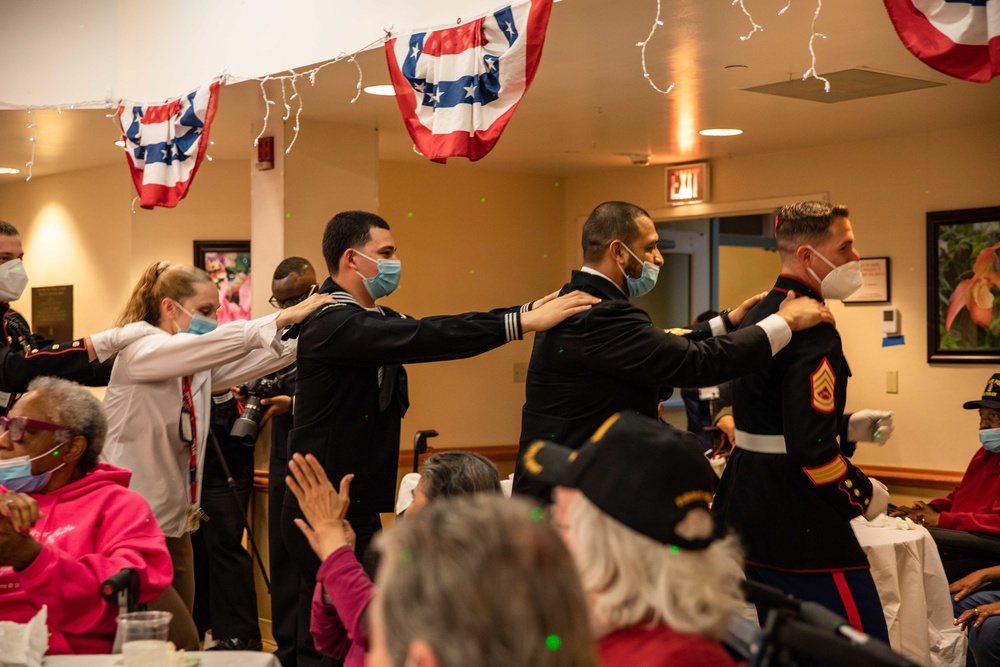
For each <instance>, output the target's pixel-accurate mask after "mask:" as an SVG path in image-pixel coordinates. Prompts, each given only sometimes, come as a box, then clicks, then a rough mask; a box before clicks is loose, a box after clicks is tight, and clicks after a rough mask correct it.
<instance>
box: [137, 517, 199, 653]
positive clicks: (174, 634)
mask: <svg viewBox="0 0 1000 667" xmlns="http://www.w3.org/2000/svg"><path fill="white" fill-rule="evenodd" d="M167 550H168V551H170V560H171V561H173V564H174V583H173V585H171V586H170V587H169V588H167V590H165V591H163V595H161V596H160V597H158V598H156V599H155V600H153V601H152V602H150V603H149V608H150V609H151V610H154V611H169V612H170V613H171V614H173V615H174V616H173V618H172V619H171V620H170V641H172V642H173V643H174V644H176V645H177V648H179V649H184V650H186V651H197V650H198V649H199V648H201V638H200V637H198V628H197V627H195V624H194V619H193V618H192V617H191V611H192V610H193V609H194V556H193V552H192V550H191V534H190V533H184V535H182V536H181V537H168V538H167Z"/></svg>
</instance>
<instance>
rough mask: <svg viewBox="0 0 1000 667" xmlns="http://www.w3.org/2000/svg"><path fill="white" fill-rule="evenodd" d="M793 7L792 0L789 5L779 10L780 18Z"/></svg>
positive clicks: (789, 0)
mask: <svg viewBox="0 0 1000 667" xmlns="http://www.w3.org/2000/svg"><path fill="white" fill-rule="evenodd" d="M791 6H792V0H788V4H787V5H785V6H784V7H782V8H781V9H779V10H778V16H781V15H782V14H784V13H785V12H787V11H788V8H789V7H791Z"/></svg>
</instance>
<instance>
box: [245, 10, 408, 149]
mask: <svg viewBox="0 0 1000 667" xmlns="http://www.w3.org/2000/svg"><path fill="white" fill-rule="evenodd" d="M384 31H385V37H380V38H379V39H377V40H374V41H372V42H370V43H369V44H366V45H365V46H363V47H361V48H360V49H358V50H357V51H355V52H354V53H344V52H341V53H340V54H338V55H337V57H336V58H334V59H332V60H328V61H326V62H324V63H320V64H319V65H317V66H316V67H313V68H312V69H310V70H306V71H304V72H296V71H295V70H287V71H288V73H287V74H277V75H270V74H269V75H267V76H262V77H254V79H253V80H255V81H259V82H260V92H261V97H262V98H263V99H264V106H265V111H264V127H263V128H261V131H260V133H259V134H258V135H257V136H256V137H255V138H254V140H253V145H254V146H256V145H257V142H258V141H260V138H261V137H262V136H264V133H265V132H266V131H267V123H268V120H269V119H270V116H271V106H273V105H274V104H276V101H275V100H272V99H270V98H269V97H268V95H267V89H266V88H265V87H264V84H265V83H267V82H268V81H280V82H281V100H282V103H283V104H284V106H285V114H284V116H282V119H281V120H283V121H287V120H288V119H289V118H290V117H291V115H292V107H291V102H292V101H293V100H298V106H297V108H296V110H295V125H294V126H293V127H292V132H293V134H292V141H291V142H290V143H289V144H288V148H286V149H285V155H288V153H289V151H291V150H292V146H294V145H295V142H296V141H297V140H298V138H299V129H300V127H301V125H300V123H299V118H300V117H301V115H302V107H303V102H302V96H301V95H300V94H299V91H298V86H297V84H298V80H299V79H301V78H307V79H309V85H310V86H315V85H316V75H317V74H319V73H320V71H322V70H323V69H324V68H327V67H329V66H330V65H336V64H337V63H339V62H340V61H342V60H347V62H350V63H354V66H355V67H357V68H358V83H357V85H356V86H355V89H356V90H355V94H354V97H353V98H352V99H351V104H354V103H355V102H357V101H358V98H360V97H361V89H362V86H363V85H364V72H363V71H362V69H361V63H359V62H358V58H357V56H358V54H359V53H361V52H362V51H366V50H368V49H370V48H372V47H374V46H377V45H379V44H381V43H383V42H384V41H385V40H387V39H389V38H390V37H391V36H392V27H391V26H390V27H389V28H388V29H384ZM225 78H226V79H232V81H233V82H236V81H244V80H246V79H235V78H232V77H228V76H227V77H225ZM227 82H228V81H227ZM286 82H287V83H289V84H291V86H292V93H293V94H292V96H291V97H288V96H287V89H286V88H285V84H286Z"/></svg>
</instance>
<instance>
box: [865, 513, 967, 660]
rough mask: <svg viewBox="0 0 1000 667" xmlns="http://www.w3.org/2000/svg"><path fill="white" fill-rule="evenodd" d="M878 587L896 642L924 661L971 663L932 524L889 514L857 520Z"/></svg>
mask: <svg viewBox="0 0 1000 667" xmlns="http://www.w3.org/2000/svg"><path fill="white" fill-rule="evenodd" d="M851 526H852V527H853V528H854V534H855V535H857V537H858V542H860V543H861V546H862V548H864V550H865V553H866V554H867V555H868V562H869V563H870V564H871V567H872V569H871V572H872V577H873V578H874V579H875V586H876V588H878V596H879V598H880V599H881V601H882V608H883V610H884V611H885V621H886V624H887V625H888V626H889V643H890V644H891V646H892V648H893V649H894V650H896V651H898V652H899V653H902V654H903V655H905V656H906V657H907V658H910V659H911V660H913V661H915V662H917V663H918V664H921V665H924V664H929V665H934V667H938V666H940V667H962V666H963V665H965V646H966V637H965V633H963V632H962V631H960V630H959V629H958V628H957V627H955V625H954V624H953V621H954V618H955V617H954V614H953V612H952V606H951V596H950V594H949V593H948V581H947V579H946V577H945V573H944V567H943V566H942V565H941V557H940V556H939V555H938V552H937V547H936V546H935V545H934V539H933V538H932V537H931V536H930V533H928V532H927V530H926V529H924V528H922V527H920V526H917V527H916V528H915V529H914V530H898V529H897V528H896V520H895V519H890V518H887V517H885V516H884V515H883V516H881V517H879V518H878V519H876V520H875V521H874V522H868V521H865V520H864V519H863V518H861V517H858V518H857V519H855V520H854V521H852V522H851Z"/></svg>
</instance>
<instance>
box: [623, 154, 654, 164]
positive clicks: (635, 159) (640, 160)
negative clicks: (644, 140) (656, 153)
mask: <svg viewBox="0 0 1000 667" xmlns="http://www.w3.org/2000/svg"><path fill="white" fill-rule="evenodd" d="M627 155H628V159H629V160H631V161H632V166H633V167H648V166H649V153H628V154H627Z"/></svg>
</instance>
